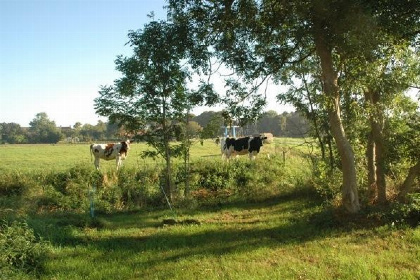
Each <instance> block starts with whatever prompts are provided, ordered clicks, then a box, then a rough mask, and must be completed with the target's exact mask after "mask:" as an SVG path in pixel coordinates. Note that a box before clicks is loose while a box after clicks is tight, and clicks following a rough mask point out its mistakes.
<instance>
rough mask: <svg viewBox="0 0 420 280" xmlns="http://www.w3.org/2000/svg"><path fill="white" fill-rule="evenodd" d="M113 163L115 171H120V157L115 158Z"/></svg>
mask: <svg viewBox="0 0 420 280" xmlns="http://www.w3.org/2000/svg"><path fill="white" fill-rule="evenodd" d="M115 163H116V165H117V170H118V169H120V166H121V157H120V156H117V157H116V158H115Z"/></svg>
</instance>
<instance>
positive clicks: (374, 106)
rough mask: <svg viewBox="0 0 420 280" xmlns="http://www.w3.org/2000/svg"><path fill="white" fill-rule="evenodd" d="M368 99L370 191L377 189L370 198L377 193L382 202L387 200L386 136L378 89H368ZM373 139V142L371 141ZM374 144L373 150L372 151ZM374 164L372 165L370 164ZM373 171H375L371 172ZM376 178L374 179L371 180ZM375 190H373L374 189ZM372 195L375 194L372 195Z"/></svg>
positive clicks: (366, 96)
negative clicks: (370, 157)
mask: <svg viewBox="0 0 420 280" xmlns="http://www.w3.org/2000/svg"><path fill="white" fill-rule="evenodd" d="M365 98H366V101H367V102H369V104H370V106H371V110H370V112H371V113H370V116H369V119H370V134H369V140H368V150H367V153H372V157H373V158H372V159H369V156H370V154H368V168H369V175H368V176H369V186H370V189H369V190H370V191H371V188H372V187H375V188H376V190H375V191H374V193H371V192H370V191H369V198H370V199H372V198H373V200H375V198H376V195H377V201H378V203H380V204H384V203H386V202H387V198H386V180H385V147H384V137H383V126H384V125H383V123H384V118H383V113H382V109H381V108H380V103H379V101H380V98H381V95H380V93H379V92H377V91H367V92H365ZM370 141H372V143H371V142H370ZM371 145H373V150H372V151H370V149H371V148H372V146H371ZM370 160H371V161H373V164H374V166H370V164H372V162H370ZM371 172H373V173H371ZM372 179H374V181H371V180H372ZM372 191H373V190H372ZM370 195H373V197H371V196H370Z"/></svg>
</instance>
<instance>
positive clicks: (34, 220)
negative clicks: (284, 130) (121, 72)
mask: <svg viewBox="0 0 420 280" xmlns="http://www.w3.org/2000/svg"><path fill="white" fill-rule="evenodd" d="M302 143H303V140H302V139H276V141H275V143H274V144H270V145H265V146H264V147H263V150H262V154H261V155H260V156H259V157H258V158H257V160H256V161H255V162H254V163H249V160H248V159H247V158H246V157H243V158H241V159H240V162H241V164H235V163H234V162H231V163H224V162H223V161H222V160H221V158H220V150H219V147H218V146H217V145H215V144H214V143H213V142H212V141H206V142H204V145H203V146H201V145H200V144H199V143H197V144H195V145H194V146H193V149H192V157H191V161H192V164H193V165H194V164H196V165H197V166H200V165H199V164H200V163H201V162H213V164H212V165H203V166H207V167H211V168H214V170H216V171H217V170H219V169H217V168H216V167H219V166H220V167H223V166H224V167H227V169H228V170H230V169H231V170H232V172H233V170H234V169H235V168H239V167H245V168H251V170H250V171H249V170H248V171H247V173H246V174H244V176H242V177H238V178H241V180H244V182H247V184H246V186H247V187H249V188H253V192H250V196H249V197H248V198H247V199H246V200H238V201H234V200H232V201H229V200H220V201H215V202H214V203H210V204H202V205H201V204H194V205H191V204H190V203H189V201H186V202H185V203H184V204H176V205H173V206H174V208H173V210H170V209H169V207H168V205H166V203H165V201H164V200H162V201H161V204H159V205H157V206H148V207H145V208H137V209H131V210H124V209H123V210H120V211H114V210H112V211H109V212H97V213H96V214H95V217H94V218H91V217H90V215H89V211H70V210H65V211H63V210H60V211H37V210H36V209H35V207H36V206H37V205H39V204H38V203H39V201H40V200H39V199H40V198H42V196H43V195H44V193H45V194H46V192H47V190H49V189H48V188H47V186H43V185H42V184H39V183H36V182H35V183H31V184H29V186H33V187H34V188H39V189H38V190H34V191H31V190H29V192H24V193H23V194H22V195H11V196H6V197H1V198H0V206H1V209H0V218H1V219H5V218H4V217H10V216H13V217H15V218H16V219H20V220H22V219H23V220H25V221H26V222H27V223H28V225H29V226H30V228H31V229H33V230H34V232H35V235H36V236H38V237H41V238H42V240H44V241H45V242H46V243H44V244H45V245H44V246H45V247H46V253H45V256H44V257H45V261H44V263H43V268H42V269H38V270H36V271H34V272H33V271H32V272H29V273H25V272H19V271H18V272H17V273H9V274H3V275H2V274H1V273H2V272H4V271H3V270H2V267H1V264H2V263H4V262H2V261H3V258H4V256H3V255H1V254H0V255H1V256H0V279H34V278H38V279H66V280H69V279H420V272H419V271H420V229H419V227H418V226H417V227H410V226H408V225H405V224H401V223H394V222H384V221H383V220H381V219H382V216H381V212H380V211H379V212H370V213H369V214H367V213H366V212H365V213H364V212H363V211H362V213H360V214H358V215H353V216H347V215H346V214H344V213H342V212H341V211H338V210H334V209H333V210H331V209H330V208H328V207H327V208H326V207H325V204H324V201H322V200H321V199H320V198H319V197H318V196H317V194H316V193H315V192H314V190H313V189H311V187H310V172H309V171H308V169H309V168H310V165H309V161H308V159H307V158H305V154H307V153H308V152H309V151H310V149H309V148H308V147H307V146H306V145H302ZM146 148H147V147H146V146H145V145H144V144H133V145H132V149H131V150H130V152H129V156H128V158H127V160H126V161H125V162H124V168H126V169H127V170H131V169H136V170H141V169H142V168H144V167H146V166H148V167H150V166H153V165H155V164H156V162H153V161H152V160H150V159H142V158H140V157H139V154H140V153H141V151H143V150H144V149H146ZM0 152H1V153H2V155H3V158H2V163H1V165H0V174H9V173H10V174H18V176H19V174H22V177H24V175H25V174H35V175H36V176H29V177H28V178H29V179H28V178H26V177H25V178H24V179H22V180H23V181H22V182H23V183H25V182H26V181H25V180H31V178H38V177H37V176H38V175H39V174H43V173H49V174H55V173H57V174H59V175H57V177H54V176H52V177H53V178H58V179H60V178H61V177H60V176H64V175H66V174H67V173H72V172H74V170H73V171H68V170H72V168H74V167H75V166H79V167H80V166H82V168H81V169H76V170H79V171H80V172H81V174H85V173H86V174H87V175H86V176H92V174H95V171H93V169H94V166H93V163H92V161H91V159H90V154H89V144H78V145H64V144H63V145H17V146H15V145H3V146H0ZM283 152H284V156H285V157H284V161H283ZM267 154H270V158H268V157H267ZM273 165H279V166H278V167H277V168H276V169H274V168H273ZM102 168H103V170H102V172H104V173H107V174H114V175H113V176H118V175H119V176H122V175H124V176H129V175H130V174H136V173H130V172H128V171H127V172H124V171H123V172H122V173H115V172H114V170H115V163H114V162H113V161H112V162H106V163H105V164H104V165H103V167H102ZM220 169H221V170H222V171H223V170H225V169H223V168H220ZM212 170H213V169H212ZM238 170H242V171H243V170H244V169H238ZM252 170H255V171H256V172H257V173H263V172H272V171H269V170H276V172H278V173H279V174H255V173H252ZM257 170H258V171H257ZM264 170H265V171H264ZM37 174H38V175H37ZM137 174H138V173H137ZM200 174H201V173H200ZM203 174H204V173H203ZM222 174H223V173H222ZM76 175H77V174H76ZM251 175H252V176H255V177H257V180H256V179H253V178H248V176H251ZM18 176H15V177H13V176H11V177H10V178H11V179H10V180H14V179H13V178H15V180H16V181H17V183H18V184H20V183H21V182H20V181H19V179H18V178H19V177H18ZM66 176H67V175H66ZM109 176H110V175H109ZM76 177H77V176H76ZM271 177H273V178H275V180H277V181H272V180H270V179H271ZM63 178H64V179H63V180H72V179H74V178H73V177H71V176H70V177H63ZM81 178H82V179H83V177H81ZM235 178H236V177H235ZM76 179H77V180H79V179H80V178H79V177H77V178H76ZM124 179H126V180H128V182H137V181H135V180H132V179H130V178H124ZM77 180H75V181H71V182H70V181H69V185H68V186H66V187H74V188H76V187H77V186H74V184H76V183H77V182H79V181H77ZM130 180H132V181H130ZM53 182H54V180H53ZM3 183H4V182H3V181H2V182H0V184H3ZM57 184H59V185H60V182H57ZM244 184H245V183H244ZM250 184H255V186H253V185H250ZM267 184H269V185H270V186H269V187H270V188H273V190H274V189H275V191H273V195H271V196H269V197H266V198H265V199H258V197H257V196H258V195H259V194H260V193H259V192H260V190H264V187H266V186H265V185H267ZM124 186H125V185H124ZM82 188H84V187H83V186H82ZM107 188H109V189H106V188H105V187H104V190H103V191H107V190H108V191H109V193H110V192H111V191H112V192H113V191H115V190H116V189H115V188H114V189H113V188H111V187H107ZM67 191H68V190H67ZM70 191H73V192H76V189H70ZM87 191H88V190H87V189H86V190H84V191H83V192H84V193H85V195H84V196H82V197H83V199H86V200H87V199H88V198H87V196H86V192H87ZM244 191H245V192H246V190H244ZM249 191H251V190H249ZM28 193H29V194H31V195H33V196H34V195H36V197H35V196H34V197H30V196H29V194H28ZM57 193H58V192H54V193H53V194H54V195H56V194H57ZM253 196H255V197H253ZM63 197H64V196H63ZM68 197H71V196H68ZM52 198H54V197H53V196H52V197H49V199H52ZM43 199H44V200H43V201H45V198H43ZM64 199H66V197H64ZM111 199H113V197H111ZM64 201H66V200H64ZM25 205H26V206H25ZM86 210H88V209H86ZM12 214H13V215H12ZM167 219H170V221H173V220H171V219H174V220H175V221H176V223H175V224H174V225H171V224H164V221H165V220H167ZM0 233H1V232H0ZM1 237H2V235H1V234H0V242H2V240H3V239H1ZM13 239H14V240H16V241H19V239H18V238H17V236H13ZM22 242H23V241H22ZM2 244H3V243H2ZM2 249H3V248H0V250H2ZM22 256H23V255H22ZM22 256H21V257H22Z"/></svg>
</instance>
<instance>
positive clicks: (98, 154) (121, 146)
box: [90, 140, 130, 170]
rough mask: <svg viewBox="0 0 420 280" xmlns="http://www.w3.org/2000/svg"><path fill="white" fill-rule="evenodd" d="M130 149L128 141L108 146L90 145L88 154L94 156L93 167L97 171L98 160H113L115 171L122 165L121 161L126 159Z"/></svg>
mask: <svg viewBox="0 0 420 280" xmlns="http://www.w3.org/2000/svg"><path fill="white" fill-rule="evenodd" d="M129 149H130V141H129V140H127V141H124V142H120V143H110V144H92V145H90V154H91V155H94V156H95V167H96V169H97V170H99V160H100V159H104V160H113V159H115V162H116V165H117V170H118V169H119V168H120V166H121V164H122V160H124V159H125V158H126V157H127V153H128V150H129Z"/></svg>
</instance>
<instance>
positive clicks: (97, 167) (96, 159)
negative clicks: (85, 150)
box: [95, 157, 99, 170]
mask: <svg viewBox="0 0 420 280" xmlns="http://www.w3.org/2000/svg"><path fill="white" fill-rule="evenodd" d="M95 167H96V170H99V158H98V157H95Z"/></svg>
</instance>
